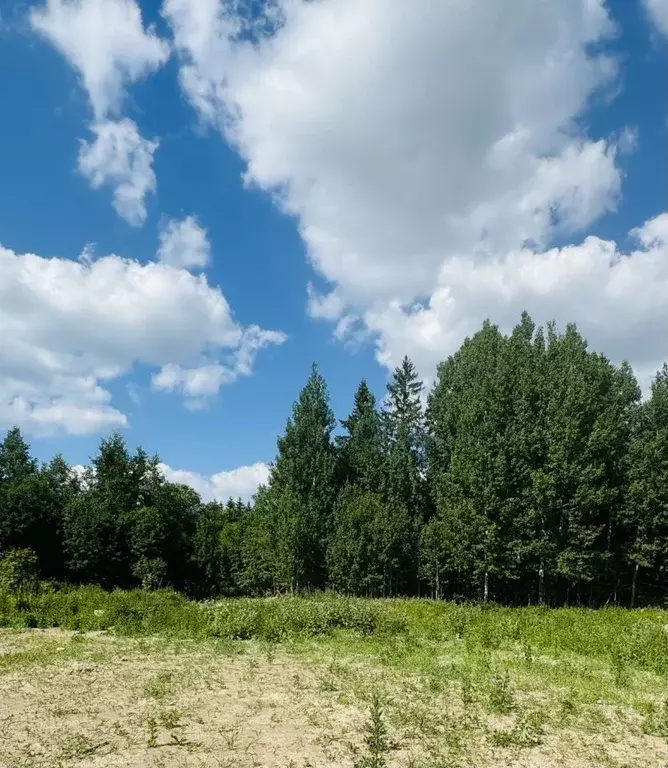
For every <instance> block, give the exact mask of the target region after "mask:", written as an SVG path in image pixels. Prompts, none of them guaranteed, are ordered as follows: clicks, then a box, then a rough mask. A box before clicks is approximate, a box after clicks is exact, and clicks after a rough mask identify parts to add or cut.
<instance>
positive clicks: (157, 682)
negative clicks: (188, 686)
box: [144, 672, 173, 701]
mask: <svg viewBox="0 0 668 768" xmlns="http://www.w3.org/2000/svg"><path fill="white" fill-rule="evenodd" d="M172 688H173V675H172V673H171V672H159V673H158V674H157V675H155V677H152V678H151V679H150V680H149V681H148V682H147V683H146V685H145V686H144V692H145V693H146V695H147V696H150V697H151V698H153V699H156V700H157V701H162V700H163V699H166V698H167V697H168V696H169V695H170V694H171V693H172Z"/></svg>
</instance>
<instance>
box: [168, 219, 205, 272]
mask: <svg viewBox="0 0 668 768" xmlns="http://www.w3.org/2000/svg"><path fill="white" fill-rule="evenodd" d="M210 256H211V246H210V244H209V239H208V237H207V233H206V229H204V228H203V227H201V226H200V225H199V224H198V222H197V219H196V218H195V217H194V216H186V218H185V219H182V220H181V221H175V220H174V219H171V220H170V221H168V222H167V224H166V225H165V226H164V227H163V229H162V230H161V232H160V247H159V249H158V258H159V259H160V261H163V262H164V263H165V264H171V265H172V266H173V267H185V268H186V269H188V268H190V267H205V266H206V265H207V264H208V263H209V259H210Z"/></svg>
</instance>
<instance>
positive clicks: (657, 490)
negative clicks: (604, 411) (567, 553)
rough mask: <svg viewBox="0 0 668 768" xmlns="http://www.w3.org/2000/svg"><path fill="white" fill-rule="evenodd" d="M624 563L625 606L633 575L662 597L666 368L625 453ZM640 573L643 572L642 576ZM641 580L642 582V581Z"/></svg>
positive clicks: (667, 530)
mask: <svg viewBox="0 0 668 768" xmlns="http://www.w3.org/2000/svg"><path fill="white" fill-rule="evenodd" d="M624 520H625V524H626V530H627V543H626V547H627V558H628V561H629V563H630V565H631V567H632V573H633V575H632V577H631V578H632V582H631V590H630V603H631V605H634V604H635V602H636V597H637V587H638V575H639V574H640V575H641V581H642V582H648V583H649V584H651V583H652V582H653V583H654V584H655V585H656V586H655V588H654V589H653V590H652V589H650V590H649V593H648V595H647V597H648V598H649V599H650V600H655V599H657V597H658V596H659V595H663V593H664V592H665V586H666V575H665V574H666V573H668V365H667V364H666V363H664V364H663V367H662V368H661V370H660V371H659V372H658V373H657V375H656V377H655V379H654V381H653V382H652V389H651V394H650V397H649V399H648V400H647V401H646V402H645V403H643V405H642V407H641V409H640V412H639V414H638V419H637V426H636V428H635V430H634V434H633V439H632V443H631V448H630V451H629V490H628V498H627V504H626V509H625V514H624ZM641 569H642V571H641ZM643 577H644V578H643Z"/></svg>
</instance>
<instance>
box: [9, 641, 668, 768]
mask: <svg viewBox="0 0 668 768" xmlns="http://www.w3.org/2000/svg"><path fill="white" fill-rule="evenodd" d="M337 664H339V665H342V668H344V667H345V665H346V662H345V660H344V661H343V662H342V661H341V660H340V659H339V660H337ZM359 679H360V678H359V676H357V677H356V680H357V681H358V682H359ZM405 695H407V694H405V693H400V692H397V699H396V702H395V705H396V707H398V715H399V716H398V717H397V711H395V716H394V718H393V722H392V725H391V728H390V737H391V742H392V747H393V749H392V750H391V752H390V755H389V758H388V765H390V766H393V767H394V766H422V767H423V768H426V766H434V768H454V766H467V768H468V766H470V767H471V768H473V766H474V765H475V768H480V767H481V766H492V765H493V766H509V767H512V768H557V766H563V768H590V767H591V768H594V766H596V767H597V768H598V766H613V767H614V768H622V766H628V768H660V767H662V768H663V767H664V766H665V765H666V753H665V750H664V745H663V743H662V740H661V739H658V738H652V737H647V736H643V735H642V734H639V733H638V730H637V729H629V730H631V731H633V732H629V733H625V732H624V729H620V736H619V738H618V739H617V740H616V741H615V740H611V739H610V737H609V736H602V735H600V734H591V733H588V734H585V733H578V732H577V731H569V730H568V729H564V730H562V731H560V732H559V733H558V734H556V733H554V734H547V736H546V738H545V739H543V740H542V743H541V744H540V745H536V746H534V747H532V748H517V747H512V746H511V747H508V746H501V747H499V746H490V745H489V744H488V743H487V742H484V743H483V742H481V743H480V744H472V745H471V751H470V753H469V754H476V758H475V763H473V762H469V760H470V759H471V758H462V752H461V750H460V749H459V748H458V749H454V747H453V750H452V754H453V757H452V760H450V761H449V762H448V760H449V758H447V754H448V748H447V744H446V743H445V742H447V734H446V736H443V733H445V731H443V732H441V731H439V730H438V719H439V712H441V711H442V714H443V718H444V720H447V718H448V717H449V716H450V715H448V713H447V712H446V711H445V710H444V709H443V710H442V708H447V699H446V700H441V699H438V698H437V697H436V696H435V697H434V699H433V701H424V700H422V701H417V702H416V705H420V706H426V707H427V708H429V707H431V706H432V705H433V712H432V714H433V715H434V717H435V719H436V722H437V727H436V728H435V729H434V731H433V733H432V734H431V735H428V736H425V735H424V733H417V732H416V731H415V729H412V730H411V729H410V728H403V727H402V726H401V722H402V716H401V708H402V706H405V707H406V708H407V709H406V713H407V714H406V722H408V719H409V718H408V707H409V706H410V701H411V700H410V699H408V698H407V699H405V701H403V700H402V698H401V697H402V696H405ZM402 701H403V703H402ZM367 713H368V702H367V701H365V700H363V697H360V698H358V697H357V696H356V695H355V690H354V686H353V687H351V688H350V689H349V690H347V689H346V688H345V686H342V685H339V684H337V683H336V681H334V682H332V681H331V674H330V672H329V671H327V670H325V669H324V668H323V667H322V666H321V665H318V664H315V663H313V662H308V661H307V660H306V659H305V658H302V657H300V656H297V655H293V656H290V655H289V654H288V653H286V652H284V651H282V650H280V649H273V650H272V649H270V648H267V647H262V646H259V645H255V644H247V645H242V644H237V645H233V644H225V643H220V644H214V643H187V642H179V643H176V642H171V643H170V642H167V641H161V640H145V639H144V640H140V639H138V640H128V639H119V638H114V637H112V636H107V635H104V634H100V635H86V636H80V635H73V634H72V633H66V632H60V631H52V632H40V631H25V632H11V631H0V766H7V767H11V768H18V766H25V767H26V768H27V767H28V766H63V767H64V766H75V765H76V766H79V767H80V768H87V767H88V766H90V767H91V768H93V767H96V768H98V767H99V768H102V767H103V766H104V767H105V768H111V767H112V766H163V767H164V768H176V766H222V767H229V768H246V767H247V766H248V767H249V768H251V767H252V768H265V767H266V768H270V767H271V768H288V767H290V768H304V767H305V766H313V767H316V766H317V767H318V768H329V767H332V768H333V767H335V766H336V767H337V768H352V767H353V766H354V764H355V761H356V760H358V759H359V757H360V755H361V754H362V752H363V737H364V724H365V722H366V721H367V719H368V716H367ZM506 725H507V724H505V723H504V721H503V718H499V719H498V721H497V722H488V723H486V724H485V728H486V729H488V730H489V728H494V729H501V730H503V729H504V727H506ZM508 727H510V726H509V725H508ZM446 730H447V729H446ZM439 734H440V735H439ZM438 738H442V739H443V738H444V739H445V742H444V745H441V747H442V748H441V747H439V750H438V754H440V755H445V756H446V757H443V759H442V760H443V761H441V758H439V761H438V762H435V761H434V760H435V759H434V757H433V755H434V754H436V752H434V751H433V750H432V751H431V752H430V751H429V739H438ZM458 738H459V737H458ZM478 739H479V737H475V739H474V741H477V740H478ZM430 754H431V755H432V757H429V755H430ZM455 754H457V757H455V756H454V755H455Z"/></svg>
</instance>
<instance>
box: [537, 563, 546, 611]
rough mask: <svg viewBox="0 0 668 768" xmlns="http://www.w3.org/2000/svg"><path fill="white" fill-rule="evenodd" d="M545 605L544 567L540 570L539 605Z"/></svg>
mask: <svg viewBox="0 0 668 768" xmlns="http://www.w3.org/2000/svg"><path fill="white" fill-rule="evenodd" d="M544 604H545V573H544V572H543V566H542V565H541V566H540V568H539V569H538V605H544Z"/></svg>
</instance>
